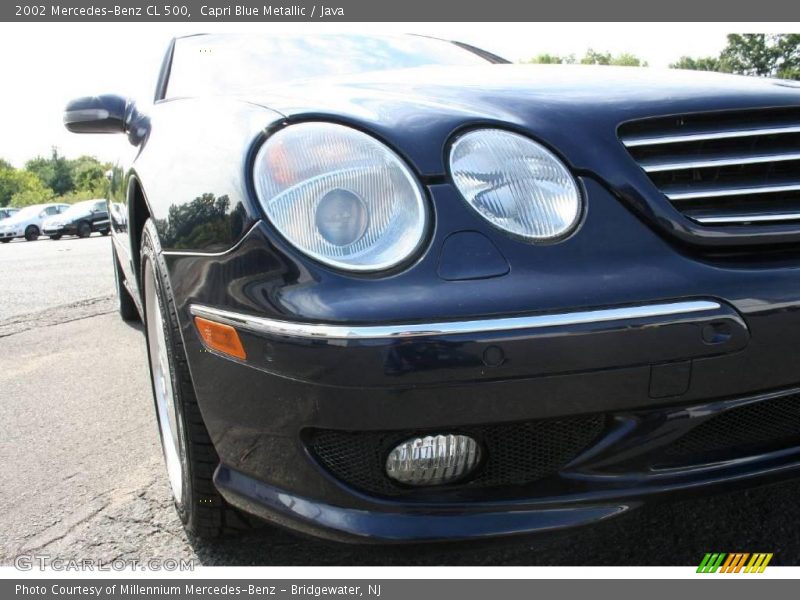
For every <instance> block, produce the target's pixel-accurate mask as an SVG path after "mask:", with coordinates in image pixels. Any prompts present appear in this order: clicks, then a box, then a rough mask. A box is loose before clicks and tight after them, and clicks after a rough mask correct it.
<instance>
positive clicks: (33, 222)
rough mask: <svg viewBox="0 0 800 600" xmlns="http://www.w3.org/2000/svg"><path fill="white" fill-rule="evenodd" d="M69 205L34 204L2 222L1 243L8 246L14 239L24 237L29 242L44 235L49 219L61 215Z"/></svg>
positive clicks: (0, 229)
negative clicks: (43, 231) (43, 227)
mask: <svg viewBox="0 0 800 600" xmlns="http://www.w3.org/2000/svg"><path fill="white" fill-rule="evenodd" d="M68 208H69V204H34V205H32V206H26V207H24V208H22V209H20V211H19V212H18V213H16V214H15V215H13V216H11V217H9V218H7V219H3V221H2V222H0V242H3V243H4V244H7V243H8V242H10V241H11V240H13V239H14V238H18V237H24V238H25V239H26V240H28V241H29V242H32V241H34V240H36V239H38V238H39V236H40V235H41V234H42V224H43V223H44V220H45V219H47V218H48V217H52V216H55V215H58V214H61V213H62V212H64V211H65V210H67V209H68Z"/></svg>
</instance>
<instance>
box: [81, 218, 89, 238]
mask: <svg viewBox="0 0 800 600" xmlns="http://www.w3.org/2000/svg"><path fill="white" fill-rule="evenodd" d="M90 235H92V226H91V225H89V224H88V223H87V222H86V221H81V222H80V223H78V237H82V238H87V237H89V236H90Z"/></svg>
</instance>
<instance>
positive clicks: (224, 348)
mask: <svg viewBox="0 0 800 600" xmlns="http://www.w3.org/2000/svg"><path fill="white" fill-rule="evenodd" d="M194 324H195V326H196V327H197V331H198V333H199V334H200V337H201V338H203V342H205V345H206V346H208V347H209V348H210V349H211V350H216V351H217V352H220V353H222V354H227V355H228V356H233V357H234V358H239V359H241V360H245V359H246V358H247V354H246V353H245V351H244V348H243V347H242V342H241V340H240V339H239V334H238V333H236V330H235V329H234V328H233V327H231V326H230V325H223V324H222V323H215V322H214V321H209V320H208V319H203V318H202V317H195V318H194Z"/></svg>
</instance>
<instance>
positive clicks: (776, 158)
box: [639, 152, 800, 173]
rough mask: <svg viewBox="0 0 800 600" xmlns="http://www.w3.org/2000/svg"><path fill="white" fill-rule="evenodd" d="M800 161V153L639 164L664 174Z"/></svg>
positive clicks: (714, 157)
mask: <svg viewBox="0 0 800 600" xmlns="http://www.w3.org/2000/svg"><path fill="white" fill-rule="evenodd" d="M792 160H800V152H787V153H772V154H756V155H753V156H748V155H746V154H739V155H734V156H721V157H720V156H707V157H686V158H682V159H681V158H668V159H666V160H643V161H641V162H640V163H639V164H640V165H641V167H642V168H643V169H644V170H645V171H647V172H648V173H662V172H664V171H682V170H685V169H709V168H716V167H730V166H733V165H757V164H761V163H772V162H782V161H792Z"/></svg>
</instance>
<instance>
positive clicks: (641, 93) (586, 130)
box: [247, 65, 800, 175]
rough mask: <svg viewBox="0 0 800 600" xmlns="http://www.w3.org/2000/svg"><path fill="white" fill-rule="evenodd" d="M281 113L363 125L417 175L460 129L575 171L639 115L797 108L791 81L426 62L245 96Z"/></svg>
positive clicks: (435, 168)
mask: <svg viewBox="0 0 800 600" xmlns="http://www.w3.org/2000/svg"><path fill="white" fill-rule="evenodd" d="M247 100H248V101H251V102H254V103H257V104H260V105H262V106H265V107H267V108H270V109H272V110H275V111H278V112H279V113H281V114H283V115H284V116H286V117H287V118H289V119H302V118H330V119H334V120H338V121H343V122H347V123H350V124H353V125H355V126H358V127H362V128H364V129H367V130H370V131H372V132H374V133H375V134H377V135H378V136H380V137H383V138H384V139H385V140H386V141H387V142H388V143H389V144H391V145H393V146H395V148H396V149H398V151H400V152H401V153H403V154H405V155H406V157H407V158H408V159H409V160H410V161H411V162H412V163H413V164H415V166H416V167H417V169H418V170H419V171H420V172H421V173H422V174H426V175H437V174H442V173H444V172H445V165H444V152H443V145H444V144H445V143H446V141H447V140H448V139H449V138H450V137H451V136H452V135H453V133H454V132H456V131H457V130H458V129H460V128H464V127H470V126H475V125H479V124H493V125H500V124H501V125H503V126H506V127H512V128H515V129H519V130H522V131H525V132H528V133H530V134H531V135H532V136H534V137H536V138H539V139H541V140H542V141H544V142H545V143H549V144H550V145H551V146H553V147H554V148H556V149H557V150H558V151H559V152H560V153H562V155H563V156H564V157H565V159H566V160H567V161H568V162H569V163H570V164H571V165H572V167H573V168H576V169H581V168H585V169H592V168H593V167H595V166H596V163H597V160H598V156H599V155H600V154H604V153H607V152H609V151H619V149H620V148H621V144H619V142H618V140H617V136H616V130H617V127H618V126H619V124H620V123H622V122H625V121H628V120H633V119H640V118H644V117H653V116H664V115H670V114H682V113H688V112H701V111H709V110H731V109H742V108H754V107H773V106H800V87H799V86H798V85H797V84H796V82H787V81H778V80H771V79H760V78H752V77H740V76H734V75H723V74H718V73H703V72H692V71H677V70H668V69H654V68H634V67H606V66H601V67H591V66H579V65H568V66H562V65H489V66H486V67H479V68H474V67H470V68H452V67H448V68H444V67H426V68H418V69H407V70H401V71H391V72H390V71H384V72H377V73H370V74H362V75H357V76H348V77H336V78H321V79H314V80H306V81H301V82H295V83H292V84H287V85H285V86H282V87H277V88H275V89H273V90H271V91H269V92H264V93H259V94H255V95H250V96H248V98H247Z"/></svg>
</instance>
